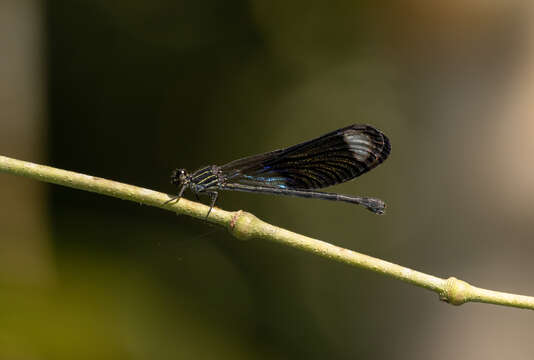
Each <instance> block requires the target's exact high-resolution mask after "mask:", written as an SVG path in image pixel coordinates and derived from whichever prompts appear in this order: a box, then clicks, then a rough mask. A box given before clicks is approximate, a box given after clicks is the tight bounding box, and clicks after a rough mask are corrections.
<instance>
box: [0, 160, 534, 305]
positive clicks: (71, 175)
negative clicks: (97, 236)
mask: <svg viewBox="0 0 534 360" xmlns="http://www.w3.org/2000/svg"><path fill="white" fill-rule="evenodd" d="M0 172H6V173H11V174H14V175H20V176H25V177H29V178H32V179H35V180H40V181H45V182H49V183H53V184H57V185H63V186H68V187H71V188H75V189H79V190H85V191H90V192H95V193H99V194H102V195H107V196H113V197H116V198H119V199H123V200H129V201H134V202H137V203H141V204H144V205H150V206H155V207H158V208H161V209H165V210H169V211H173V212H176V213H178V214H184V215H188V216H192V217H195V218H198V219H205V217H206V214H207V211H208V207H207V206H206V205H203V204H200V203H196V202H192V201H189V200H187V199H183V198H182V199H180V200H179V201H176V202H170V203H166V201H167V200H169V198H170V197H169V195H167V194H164V193H160V192H157V191H153V190H149V189H144V188H141V187H137V186H132V185H128V184H123V183H119V182H115V181H111V180H106V179H102V178H98V177H94V176H90V175H84V174H79V173H75V172H72V171H66V170H61V169H56V168H53V167H49V166H44V165H37V164H33V163H30V162H26V161H21V160H16V159H11V158H8V157H5V156H0ZM206 221H209V222H211V223H215V224H218V225H220V226H223V227H225V228H227V229H228V231H229V232H230V233H231V234H232V235H233V236H235V237H236V238H238V239H242V240H249V239H264V240H269V241H273V242H276V243H279V244H282V245H286V246H290V247H293V248H296V249H299V250H303V251H307V252H310V253H313V254H316V255H318V256H322V257H325V258H328V259H331V260H334V261H338V262H341V263H344V264H347V265H351V266H355V267H359V268H362V269H367V270H371V271H374V272H376V273H380V274H383V275H387V276H390V277H392V278H395V279H398V280H401V281H404V282H407V283H410V284H413V285H416V286H419V287H422V288H425V289H428V290H432V291H434V292H436V293H438V295H439V297H440V299H441V300H443V301H446V302H448V303H451V304H454V305H461V304H464V303H466V302H470V301H472V302H483V303H490V304H497V305H504V306H512V307H518V308H524V309H532V310H534V297H529V296H522V295H515V294H507V293H503V292H498V291H492V290H486V289H481V288H478V287H475V286H471V285H469V284H468V283H466V282H465V281H462V280H458V279H456V278H454V277H451V278H448V279H441V278H438V277H435V276H432V275H428V274H424V273H422V272H419V271H415V270H412V269H409V268H405V267H402V266H400V265H396V264H393V263H390V262H387V261H384V260H380V259H376V258H373V257H371V256H367V255H364V254H360V253H357V252H355V251H352V250H348V249H344V248H341V247H339V246H335V245H332V244H329V243H327V242H324V241H320V240H316V239H312V238H309V237H307V236H304V235H300V234H297V233H294V232H291V231H289V230H285V229H282V228H279V227H277V226H274V225H271V224H268V223H266V222H264V221H262V220H260V219H258V218H257V217H255V216H254V215H252V214H250V213H247V212H244V211H241V210H239V211H235V212H229V211H224V210H221V209H219V208H214V209H213V211H212V212H211V214H210V216H209V218H208V219H207V220H206Z"/></svg>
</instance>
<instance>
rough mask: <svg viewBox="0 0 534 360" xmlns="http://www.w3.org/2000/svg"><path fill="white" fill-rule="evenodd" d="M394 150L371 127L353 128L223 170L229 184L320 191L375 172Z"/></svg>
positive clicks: (383, 136) (356, 126) (224, 166)
mask: <svg viewBox="0 0 534 360" xmlns="http://www.w3.org/2000/svg"><path fill="white" fill-rule="evenodd" d="M390 151H391V145H390V143H389V140H388V138H387V137H386V136H385V135H384V134H383V133H382V132H380V131H379V130H377V129H375V128H374V127H372V126H369V125H351V126H347V127H345V128H342V129H339V130H336V131H332V132H331V133H328V134H326V135H323V136H321V137H318V138H317V139H313V140H310V141H307V142H304V143H302V144H298V145H295V146H291V147H289V148H286V149H281V150H275V151H272V152H269V153H265V154H260V155H254V156H250V157H246V158H243V159H239V160H235V161H232V162H230V163H228V164H226V165H223V166H221V167H220V169H221V172H222V175H223V176H224V178H225V182H227V183H236V184H243V185H252V186H254V185H261V186H264V187H265V186H267V187H273V188H281V189H288V188H291V189H318V188H323V187H327V186H331V185H334V184H339V183H342V182H345V181H348V180H351V179H354V178H355V177H357V176H360V175H362V174H363V173H365V172H367V171H369V170H371V169H373V168H374V167H376V166H377V165H378V164H380V163H381V162H383V161H384V160H386V158H387V157H388V155H389V153H390Z"/></svg>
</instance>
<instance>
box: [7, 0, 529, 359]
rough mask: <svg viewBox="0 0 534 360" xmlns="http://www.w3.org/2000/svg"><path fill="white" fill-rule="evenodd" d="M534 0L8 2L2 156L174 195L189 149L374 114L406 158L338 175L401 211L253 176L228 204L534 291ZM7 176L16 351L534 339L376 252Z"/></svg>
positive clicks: (431, 354) (268, 351)
mask: <svg viewBox="0 0 534 360" xmlns="http://www.w3.org/2000/svg"><path fill="white" fill-rule="evenodd" d="M533 8H534V5H533V4H532V2H529V1H517V0H512V1H510V0H506V1H504V0H493V1H487V0H486V1H476V0H475V1H469V2H465V1H460V0H453V1H447V2H429V1H423V0H399V1H391V2H375V1H343V0H334V1H329V2H324V1H323V2H315V1H311V2H310V1H300V0H297V1H292V2H285V1H280V0H274V1H267V0H263V1H244V0H232V1H224V2H223V1H215V0H203V1H193V0H161V1H147V0H129V1H105V0H91V1H89V0H75V1H72V0H71V1H66V0H48V1H46V2H41V1H37V0H2V1H1V2H0V53H1V56H0V106H1V110H0V119H1V120H0V129H1V130H0V154H2V155H6V156H10V157H14V158H19V159H22V160H27V161H33V162H38V163H44V164H48V165H52V166H56V167H60V168H64V169H68V170H73V171H78V172H82V173H85V174H91V175H95V176H100V177H104V178H109V179H112V180H117V181H121V182H126V183H131V184H133V185H139V186H143V187H148V188H151V189H155V190H159V191H164V192H168V193H174V192H176V189H175V188H173V186H171V185H170V184H169V175H170V172H171V170H172V169H173V168H175V167H184V168H187V169H190V170H194V169H196V168H198V167H200V166H203V165H209V164H224V163H226V162H229V161H231V160H234V159H236V158H240V157H244V156H247V155H251V154H256V153H260V152H265V151H270V150H273V149H276V148H281V147H286V146H289V145H293V144H296V143H298V142H301V141H304V140H308V139H311V138H313V137H316V136H319V135H321V134H323V133H326V132H328V131H331V130H334V129H337V128H340V127H343V126H346V125H349V124H352V123H368V124H372V125H374V126H376V127H378V128H379V129H381V130H383V131H384V132H385V133H386V134H387V135H388V136H389V137H390V139H391V142H392V146H393V150H392V154H391V157H390V158H389V159H388V160H387V161H386V162H385V163H384V164H382V165H381V166H380V167H378V168H377V169H375V170H373V171H372V172H370V173H368V174H366V175H365V176H363V177H361V178H359V179H357V180H356V181H352V182H349V183H347V184H343V185H340V186H338V187H336V188H333V189H329V190H332V191H336V192H340V193H347V194H360V195H371V196H377V197H380V198H382V199H384V200H385V201H386V202H387V204H388V212H387V214H386V215H385V216H381V217H380V216H375V215H373V214H371V213H370V212H368V211H365V210H363V209H361V208H359V207H354V206H351V205H348V204H341V203H333V202H325V201H318V200H308V199H295V198H284V197H275V196H266V195H256V194H246V193H223V194H221V197H220V198H219V199H220V200H219V201H218V206H220V207H222V208H224V209H227V210H238V209H244V210H247V211H250V212H252V213H254V214H256V215H257V216H259V217H260V218H262V219H264V220H266V221H268V222H271V223H273V224H276V225H279V226H282V227H285V228H288V229H290V230H293V231H296V232H300V233H303V234H305V235H309V236H312V237H315V238H318V239H322V240H325V241H328V242H331V243H334V244H336V245H339V246H343V247H347V248H350V249H353V250H356V251H360V252H363V253H365V254H369V255H372V256H375V257H379V258H381V259H385V260H388V261H392V262H395V263H398V264H400V265H403V266H408V267H411V268H413V269H416V270H420V271H423V272H426V273H430V274H433V275H436V276H440V277H449V276H456V277H458V278H461V279H464V280H466V281H468V282H471V283H472V284H474V285H477V286H481V287H486V288H490V289H495V290H501V291H507V292H512V293H522V294H527V295H534V282H533V281H532V274H533V273H534V261H532V259H533V257H534V242H533V235H534V222H533V221H532V220H533V219H534V211H533V209H532V203H533V201H534V166H533V165H532V155H533V154H534V142H533V141H532V139H533V138H534V121H533V120H534V119H533V114H534V102H533V100H532V99H534V11H533V10H534V9H533ZM0 196H1V198H2V206H1V207H0V227H1V229H2V231H1V233H2V234H1V235H0V359H97V358H98V359H355V358H358V359H381V358H395V359H411V360H413V359H429V358H431V359H450V358H451V357H452V356H461V357H462V358H465V359H502V358H512V359H532V356H533V354H534V343H533V342H532V333H533V332H534V317H533V315H532V313H531V312H528V311H525V310H518V309H510V308H504V307H498V306H492V305H484V304H467V305H464V306H461V307H453V306H449V305H445V304H443V303H441V302H439V301H438V298H437V296H436V295H435V294H433V293H430V292H428V291H425V290H422V289H419V288H415V287H413V286H409V285H406V284H403V283H400V282H398V281H395V280H391V279H389V278H385V277H383V276H379V275H376V274H374V273H371V272H368V271H363V270H358V269H354V268H351V267H348V266H344V265H341V264H337V263H334V262H332V261H327V260H325V259H321V258H318V257H315V256H313V255H310V254H307V253H301V252H299V251H296V250H293V249H288V248H285V247H282V246H279V245H276V244H271V243H266V242H262V241H249V242H242V241H238V240H236V239H234V238H233V237H231V236H230V235H228V234H227V233H226V232H225V231H223V230H220V229H218V228H214V227H210V226H208V225H206V224H204V223H203V222H200V221H197V220H194V219H191V218H187V217H183V216H176V215H174V214H173V213H169V212H166V211H161V210H159V209H155V208H149V207H146V206H140V205H139V204H135V203H131V202H125V201H119V200H117V199H113V198H109V197H104V196H101V195H97V194H92V193H86V192H81V191H77V190H72V189H68V188H63V187H58V186H52V185H48V184H44V183H39V182H36V181H33V180H28V179H25V178H21V177H15V176H12V175H6V174H0ZM187 196H191V195H190V194H189V195H187ZM191 198H193V199H194V197H191ZM204 200H205V201H206V199H204Z"/></svg>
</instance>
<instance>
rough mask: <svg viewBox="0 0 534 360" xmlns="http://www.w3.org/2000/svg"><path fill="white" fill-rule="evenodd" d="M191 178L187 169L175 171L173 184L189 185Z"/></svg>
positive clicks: (172, 177)
mask: <svg viewBox="0 0 534 360" xmlns="http://www.w3.org/2000/svg"><path fill="white" fill-rule="evenodd" d="M189 180H190V176H189V174H188V173H187V170H186V169H174V171H173V172H172V174H171V184H178V185H187V183H189Z"/></svg>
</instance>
